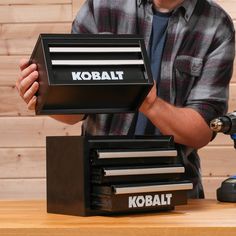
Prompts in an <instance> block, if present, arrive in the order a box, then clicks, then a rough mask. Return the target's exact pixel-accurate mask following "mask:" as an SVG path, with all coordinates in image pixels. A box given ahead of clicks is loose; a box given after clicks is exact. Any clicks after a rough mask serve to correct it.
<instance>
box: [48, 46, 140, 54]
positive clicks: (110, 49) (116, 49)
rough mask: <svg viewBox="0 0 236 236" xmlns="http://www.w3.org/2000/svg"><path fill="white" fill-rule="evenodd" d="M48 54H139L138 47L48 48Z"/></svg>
mask: <svg viewBox="0 0 236 236" xmlns="http://www.w3.org/2000/svg"><path fill="white" fill-rule="evenodd" d="M49 52H53V53H68V52H71V53H76V52H86V53H89V52H92V53H94V52H95V53H97V52H102V53H106V52H121V53H122V52H141V48H139V47H50V48H49Z"/></svg>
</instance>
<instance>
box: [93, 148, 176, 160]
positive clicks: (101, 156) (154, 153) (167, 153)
mask: <svg viewBox="0 0 236 236" xmlns="http://www.w3.org/2000/svg"><path fill="white" fill-rule="evenodd" d="M97 154H98V158H99V159H106V158H114V159H115V158H137V157H177V151H176V150H164V151H138V152H102V151H97Z"/></svg>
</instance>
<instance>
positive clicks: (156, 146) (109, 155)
mask: <svg viewBox="0 0 236 236" xmlns="http://www.w3.org/2000/svg"><path fill="white" fill-rule="evenodd" d="M46 149H47V210H48V212H49V213H59V214H69V215H82V216H87V215H102V214H116V213H129V212H148V211H163V210H171V209H174V207H175V206H176V205H181V204H186V203H187V193H188V191H189V190H191V189H192V183H191V182H190V181H188V180H186V178H185V168H184V166H183V163H182V157H181V155H180V153H179V152H178V147H177V146H176V145H175V143H174V141H173V138H172V137H171V136H154V137H146V136H135V137H126V136H105V137H104V136H91V137H85V136H73V137H47V140H46Z"/></svg>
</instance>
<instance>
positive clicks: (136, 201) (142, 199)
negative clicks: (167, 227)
mask: <svg viewBox="0 0 236 236" xmlns="http://www.w3.org/2000/svg"><path fill="white" fill-rule="evenodd" d="M171 198H172V194H171V193H169V194H160V195H158V194H156V195H154V196H152V195H145V196H130V197H129V208H135V207H151V206H167V205H170V204H171Z"/></svg>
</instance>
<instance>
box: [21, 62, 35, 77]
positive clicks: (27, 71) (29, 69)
mask: <svg viewBox="0 0 236 236" xmlns="http://www.w3.org/2000/svg"><path fill="white" fill-rule="evenodd" d="M36 69H37V66H36V64H31V65H30V66H28V67H26V68H25V69H23V70H22V71H21V76H20V79H19V80H20V81H21V80H23V79H24V78H25V77H27V76H29V75H30V74H31V73H33V72H34V71H36Z"/></svg>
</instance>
